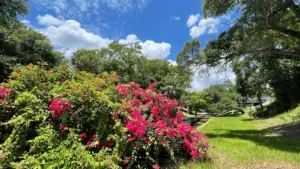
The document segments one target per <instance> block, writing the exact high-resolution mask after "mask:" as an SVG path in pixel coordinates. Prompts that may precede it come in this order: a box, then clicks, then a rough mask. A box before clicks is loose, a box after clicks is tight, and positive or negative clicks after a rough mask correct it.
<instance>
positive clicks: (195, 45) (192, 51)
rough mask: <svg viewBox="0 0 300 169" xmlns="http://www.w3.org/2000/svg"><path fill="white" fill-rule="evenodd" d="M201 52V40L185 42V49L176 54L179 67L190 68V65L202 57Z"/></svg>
mask: <svg viewBox="0 0 300 169" xmlns="http://www.w3.org/2000/svg"><path fill="white" fill-rule="evenodd" d="M200 54H201V50H200V41H199V40H197V39H194V40H191V41H188V42H186V43H185V45H184V47H183V49H182V50H181V51H180V52H179V53H178V55H177V56H176V62H177V64H178V66H179V67H181V68H183V69H189V66H190V65H191V64H193V63H194V61H195V60H196V59H199V58H200V57H201V55H200Z"/></svg>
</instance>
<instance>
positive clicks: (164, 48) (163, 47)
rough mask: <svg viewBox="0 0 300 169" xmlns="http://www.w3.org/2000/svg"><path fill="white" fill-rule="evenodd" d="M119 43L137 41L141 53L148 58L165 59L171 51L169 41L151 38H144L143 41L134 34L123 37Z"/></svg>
mask: <svg viewBox="0 0 300 169" xmlns="http://www.w3.org/2000/svg"><path fill="white" fill-rule="evenodd" d="M119 43H121V44H131V43H139V44H140V46H141V52H142V54H143V55H144V56H146V57H147V58H148V59H165V58H166V57H168V56H169V55H170V53H171V45H170V44H169V43H166V42H161V43H157V42H154V41H152V40H146V41H145V42H143V41H141V40H140V39H138V37H137V36H136V35H134V34H131V35H128V36H127V37H126V38H125V39H121V40H119Z"/></svg>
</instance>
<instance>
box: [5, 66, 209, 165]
mask: <svg viewBox="0 0 300 169" xmlns="http://www.w3.org/2000/svg"><path fill="white" fill-rule="evenodd" d="M180 109H181V106H179V105H178V102H177V101H176V100H171V99H169V98H168V97H166V96H164V95H162V94H160V93H157V92H155V84H150V85H149V87H148V88H147V89H142V88H140V85H139V84H135V83H127V84H119V82H118V76H117V75H116V74H114V73H112V74H107V73H103V74H101V75H98V76H96V75H94V74H90V73H86V72H80V71H76V70H72V69H70V68H68V67H67V66H66V65H62V66H59V67H57V68H55V69H52V70H46V69H45V68H44V67H43V65H39V66H33V65H29V66H27V67H20V68H18V69H17V70H15V72H13V73H12V75H11V77H10V79H9V80H8V81H7V82H5V83H2V84H1V86H0V122H1V125H0V144H1V147H0V168H112V169H113V168H155V169H157V168H160V167H161V166H162V165H163V164H164V163H166V162H168V163H173V164H176V163H177V162H178V159H182V158H183V157H184V159H191V160H203V159H206V158H207V149H208V142H207V137H206V136H205V134H203V133H201V132H198V131H195V130H194V128H193V127H191V126H190V125H188V124H186V123H185V122H184V121H183V120H182V118H183V113H182V112H181V111H180ZM161 168H162V167H161Z"/></svg>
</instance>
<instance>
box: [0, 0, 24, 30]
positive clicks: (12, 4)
mask: <svg viewBox="0 0 300 169" xmlns="http://www.w3.org/2000/svg"><path fill="white" fill-rule="evenodd" d="M26 2H27V0H1V2H0V25H2V26H3V25H7V24H9V23H11V22H14V21H16V18H17V15H23V14H27V7H26Z"/></svg>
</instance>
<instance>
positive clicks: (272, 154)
mask: <svg viewBox="0 0 300 169" xmlns="http://www.w3.org/2000/svg"><path fill="white" fill-rule="evenodd" d="M299 110H300V109H299ZM296 114H297V113H296ZM278 118H279V117H278ZM261 123H264V121H262V120H253V119H251V118H250V117H248V115H243V116H238V117H213V118H211V119H210V121H209V122H208V124H206V125H205V126H204V127H203V128H199V130H201V131H203V132H205V133H206V134H207V135H208V137H209V141H210V150H209V154H210V156H211V157H212V158H213V162H212V163H208V162H207V163H204V164H199V163H189V164H187V165H185V166H182V168H183V169H185V168H189V169H193V168H195V169H196V168H235V167H236V168H266V166H267V167H270V168H272V167H273V168H275V166H281V167H283V168H293V167H295V168H298V167H299V168H300V141H299V140H290V139H285V138H282V137H277V136H267V135H266V133H267V132H269V131H268V130H266V129H265V128H263V127H262V125H261ZM264 127H268V126H267V125H265V126H264ZM260 165H265V167H263V166H260Z"/></svg>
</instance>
